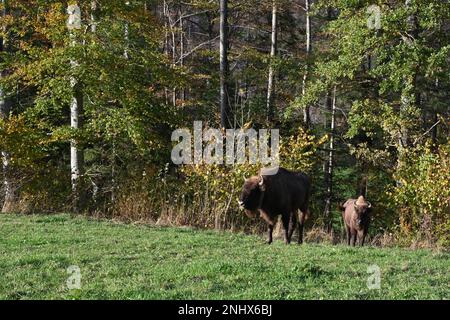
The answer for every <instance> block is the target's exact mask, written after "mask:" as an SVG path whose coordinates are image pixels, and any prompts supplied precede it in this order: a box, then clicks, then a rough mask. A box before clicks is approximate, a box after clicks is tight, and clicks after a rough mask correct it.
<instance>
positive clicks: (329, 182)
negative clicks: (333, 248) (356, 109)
mask: <svg viewBox="0 0 450 320" xmlns="http://www.w3.org/2000/svg"><path fill="white" fill-rule="evenodd" d="M329 105H330V108H331V110H330V111H331V124H330V134H331V136H330V150H329V153H328V164H327V173H326V177H327V178H326V184H327V195H326V200H325V212H324V215H325V224H326V228H327V231H328V232H331V230H332V228H333V225H332V217H331V204H332V201H333V170H334V134H335V119H336V87H334V89H333V98H332V101H331V103H329Z"/></svg>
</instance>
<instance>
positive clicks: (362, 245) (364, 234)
mask: <svg viewBox="0 0 450 320" xmlns="http://www.w3.org/2000/svg"><path fill="white" fill-rule="evenodd" d="M366 235H367V233H366V232H365V231H364V232H362V234H361V240H360V241H361V242H360V243H361V247H364V241H365V240H366Z"/></svg>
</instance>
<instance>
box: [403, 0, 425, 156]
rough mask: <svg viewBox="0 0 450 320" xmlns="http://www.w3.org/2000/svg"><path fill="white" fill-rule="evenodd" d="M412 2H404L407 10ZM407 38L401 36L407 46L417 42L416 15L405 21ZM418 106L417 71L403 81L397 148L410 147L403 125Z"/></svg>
mask: <svg viewBox="0 0 450 320" xmlns="http://www.w3.org/2000/svg"><path fill="white" fill-rule="evenodd" d="M412 5H413V3H412V0H406V1H405V7H406V8H407V9H409V10H410V9H411V8H412ZM407 28H408V30H407V31H408V32H407V34H408V35H407V36H403V41H404V42H405V43H406V45H408V46H412V44H413V43H414V41H416V40H417V37H418V35H419V24H418V21H417V16H416V14H411V15H410V16H408V19H407ZM419 104H420V95H419V94H418V91H417V70H414V71H413V73H412V75H409V76H406V77H405V81H404V87H403V90H402V94H401V107H400V116H401V119H402V121H401V129H400V131H401V132H400V137H399V148H400V149H403V148H407V147H409V146H411V137H410V128H409V126H408V125H407V124H405V122H406V121H405V119H408V118H410V117H411V116H412V115H411V111H412V109H413V108H414V107H415V106H416V107H417V106H419Z"/></svg>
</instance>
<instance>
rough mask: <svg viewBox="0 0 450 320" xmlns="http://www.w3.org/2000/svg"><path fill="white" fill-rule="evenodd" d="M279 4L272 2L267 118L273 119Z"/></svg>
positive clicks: (275, 0)
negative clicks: (274, 64) (274, 63)
mask: <svg viewBox="0 0 450 320" xmlns="http://www.w3.org/2000/svg"><path fill="white" fill-rule="evenodd" d="M277 11H278V5H277V0H273V4H272V40H271V47H270V67H269V79H268V83H267V120H268V121H272V120H273V114H274V100H275V81H274V75H275V70H274V66H273V62H274V60H275V57H276V55H277V45H278V43H277V42H278V41H277V40H278V21H277V20H278V19H277V18H278V13H277Z"/></svg>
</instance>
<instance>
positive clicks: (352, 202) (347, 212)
mask: <svg viewBox="0 0 450 320" xmlns="http://www.w3.org/2000/svg"><path fill="white" fill-rule="evenodd" d="M341 210H342V211H343V212H342V218H343V219H344V224H345V228H346V231H347V244H348V245H350V243H351V245H352V246H355V243H356V240H357V238H358V239H359V243H360V244H361V246H363V245H364V240H365V239H366V235H367V231H368V230H369V224H370V214H371V212H372V205H371V204H370V202H369V201H367V200H366V199H364V197H363V196H360V197H359V198H358V199H349V200H347V201H346V202H345V203H344V204H342V205H341Z"/></svg>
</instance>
